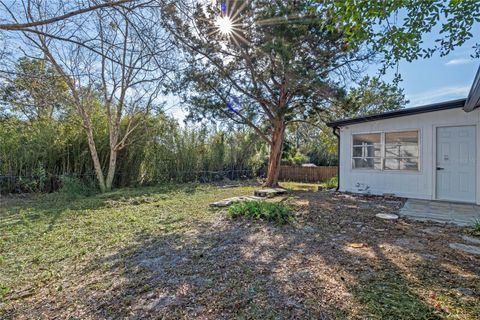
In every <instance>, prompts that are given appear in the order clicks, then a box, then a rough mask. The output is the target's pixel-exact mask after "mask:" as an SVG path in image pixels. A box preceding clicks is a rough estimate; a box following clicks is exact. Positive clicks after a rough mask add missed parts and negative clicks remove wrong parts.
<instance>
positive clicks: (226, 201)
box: [210, 196, 262, 208]
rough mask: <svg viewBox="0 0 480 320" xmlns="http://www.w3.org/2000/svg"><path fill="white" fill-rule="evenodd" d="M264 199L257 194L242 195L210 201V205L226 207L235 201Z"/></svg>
mask: <svg viewBox="0 0 480 320" xmlns="http://www.w3.org/2000/svg"><path fill="white" fill-rule="evenodd" d="M259 200H262V198H260V197H255V196H240V197H232V198H227V199H223V200H220V201H216V202H212V203H210V207H216V208H224V207H228V206H231V205H232V204H234V203H237V202H243V201H259Z"/></svg>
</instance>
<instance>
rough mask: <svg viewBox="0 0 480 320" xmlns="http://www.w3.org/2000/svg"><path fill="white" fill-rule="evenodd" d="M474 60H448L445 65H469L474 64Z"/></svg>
mask: <svg viewBox="0 0 480 320" xmlns="http://www.w3.org/2000/svg"><path fill="white" fill-rule="evenodd" d="M473 61H474V60H473V59H466V58H459V59H451V60H448V61H447V63H445V65H447V66H458V65H462V64H469V63H472V62H473Z"/></svg>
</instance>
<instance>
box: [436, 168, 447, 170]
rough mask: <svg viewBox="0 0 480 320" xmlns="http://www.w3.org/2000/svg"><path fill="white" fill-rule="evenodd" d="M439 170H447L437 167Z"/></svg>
mask: <svg viewBox="0 0 480 320" xmlns="http://www.w3.org/2000/svg"><path fill="white" fill-rule="evenodd" d="M437 170H445V168H440V167H437Z"/></svg>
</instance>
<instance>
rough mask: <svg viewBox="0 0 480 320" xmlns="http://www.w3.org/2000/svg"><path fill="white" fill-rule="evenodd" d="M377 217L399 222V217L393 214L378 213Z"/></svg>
mask: <svg viewBox="0 0 480 320" xmlns="http://www.w3.org/2000/svg"><path fill="white" fill-rule="evenodd" d="M375 217H377V218H380V219H385V220H397V219H398V216H397V215H396V214H392V213H377V214H376V215H375Z"/></svg>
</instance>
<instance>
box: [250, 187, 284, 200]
mask: <svg viewBox="0 0 480 320" xmlns="http://www.w3.org/2000/svg"><path fill="white" fill-rule="evenodd" d="M285 193H287V190H285V189H283V188H268V189H261V190H255V192H254V193H253V194H254V195H255V196H257V197H262V198H271V197H275V196H278V195H282V194H285Z"/></svg>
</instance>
